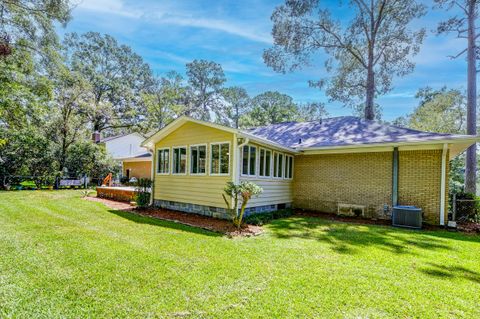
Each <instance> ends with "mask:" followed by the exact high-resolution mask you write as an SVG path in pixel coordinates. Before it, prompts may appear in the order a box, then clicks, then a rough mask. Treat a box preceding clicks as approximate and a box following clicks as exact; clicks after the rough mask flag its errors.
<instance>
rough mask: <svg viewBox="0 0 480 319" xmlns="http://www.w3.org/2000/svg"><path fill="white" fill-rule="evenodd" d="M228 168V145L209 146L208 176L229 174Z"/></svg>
mask: <svg viewBox="0 0 480 319" xmlns="http://www.w3.org/2000/svg"><path fill="white" fill-rule="evenodd" d="M229 167H230V144H229V143H218V144H211V151H210V174H222V175H227V174H229Z"/></svg>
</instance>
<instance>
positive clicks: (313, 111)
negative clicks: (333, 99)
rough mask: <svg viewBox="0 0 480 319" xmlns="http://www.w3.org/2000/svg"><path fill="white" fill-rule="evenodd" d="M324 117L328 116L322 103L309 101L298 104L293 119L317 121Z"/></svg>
mask: <svg viewBox="0 0 480 319" xmlns="http://www.w3.org/2000/svg"><path fill="white" fill-rule="evenodd" d="M325 117H328V112H327V110H326V109H325V104H324V103H319V102H309V103H306V104H304V105H299V106H298V115H297V116H296V119H295V120H296V121H298V122H305V121H318V120H321V119H323V118H325Z"/></svg>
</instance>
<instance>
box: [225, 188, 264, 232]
mask: <svg viewBox="0 0 480 319" xmlns="http://www.w3.org/2000/svg"><path fill="white" fill-rule="evenodd" d="M223 192H224V193H223V194H222V196H223V200H224V201H225V204H226V205H227V209H228V210H229V212H230V214H231V215H232V221H233V224H234V225H235V226H236V227H237V228H240V227H241V226H242V224H243V215H244V214H245V208H246V207H247V204H248V201H249V200H250V199H251V198H252V197H253V196H258V195H260V194H261V193H262V192H263V189H262V188H261V187H260V186H258V185H257V184H255V183H252V182H249V181H242V182H241V183H240V184H235V183H233V182H227V185H226V186H225V188H224V190H223ZM227 196H228V197H229V198H230V200H229V199H227ZM240 199H241V201H242V205H241V208H240V211H238V201H239V200H240ZM232 202H233V204H232Z"/></svg>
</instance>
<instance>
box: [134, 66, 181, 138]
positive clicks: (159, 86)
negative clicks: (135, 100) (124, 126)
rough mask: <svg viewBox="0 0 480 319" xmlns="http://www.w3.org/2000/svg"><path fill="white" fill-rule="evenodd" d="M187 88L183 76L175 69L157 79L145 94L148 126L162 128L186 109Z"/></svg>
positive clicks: (144, 100) (144, 102) (144, 101)
mask: <svg viewBox="0 0 480 319" xmlns="http://www.w3.org/2000/svg"><path fill="white" fill-rule="evenodd" d="M186 92H187V88H186V87H185V85H184V84H183V78H182V76H181V75H180V74H178V73H177V72H175V71H171V72H168V73H167V74H166V76H164V77H161V78H160V79H156V80H155V82H154V85H153V86H152V87H150V88H149V89H148V90H147V91H146V92H145V93H144V94H143V104H144V105H145V108H146V114H147V127H148V128H150V129H161V128H163V127H164V126H165V125H166V124H168V123H169V122H170V121H171V120H173V119H174V118H176V117H178V116H180V115H181V114H183V113H184V111H185V104H184V102H185V96H186Z"/></svg>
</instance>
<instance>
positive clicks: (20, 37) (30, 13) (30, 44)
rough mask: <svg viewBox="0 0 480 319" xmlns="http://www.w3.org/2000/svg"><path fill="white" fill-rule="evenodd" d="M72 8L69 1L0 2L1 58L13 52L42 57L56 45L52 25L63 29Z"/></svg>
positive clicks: (11, 0)
mask: <svg viewBox="0 0 480 319" xmlns="http://www.w3.org/2000/svg"><path fill="white" fill-rule="evenodd" d="M71 8H72V6H71V4H70V1H69V0H55V1H52V0H2V1H0V48H1V49H0V55H3V56H6V55H9V54H8V53H9V52H10V53H13V51H15V50H25V51H29V52H35V53H45V52H46V51H47V50H49V49H50V48H51V47H52V46H55V45H56V44H57V35H56V32H55V25H54V23H55V22H59V23H61V24H63V25H65V24H66V23H67V22H68V21H69V20H70V17H71V16H70V11H71ZM9 48H10V50H8V49H9Z"/></svg>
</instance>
